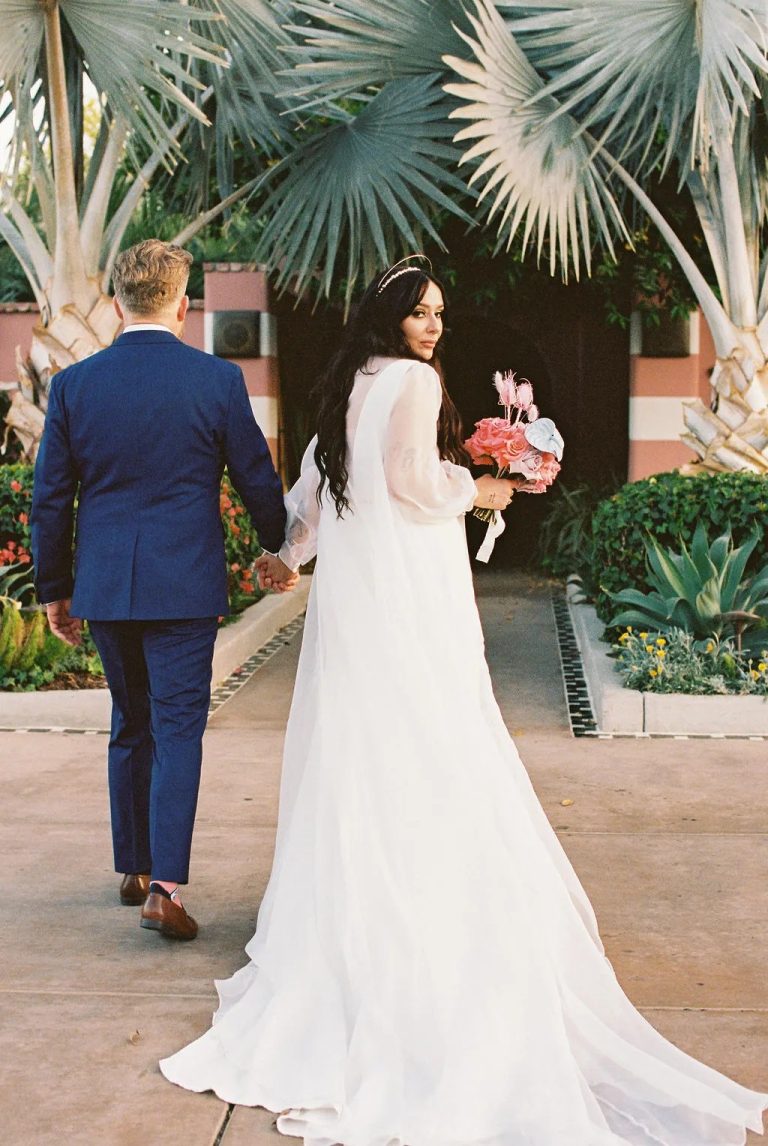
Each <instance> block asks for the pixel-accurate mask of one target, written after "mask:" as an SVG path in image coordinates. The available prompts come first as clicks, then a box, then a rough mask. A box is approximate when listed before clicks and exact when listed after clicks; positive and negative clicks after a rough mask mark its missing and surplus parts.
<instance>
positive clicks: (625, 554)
mask: <svg viewBox="0 0 768 1146" xmlns="http://www.w3.org/2000/svg"><path fill="white" fill-rule="evenodd" d="M700 521H702V522H703V523H704V525H705V526H706V528H707V532H708V534H709V537H710V540H713V539H714V538H715V537H717V536H718V535H719V534H721V533H724V532H725V531H726V530H727V529H728V528H730V529H731V532H732V535H733V539H734V541H735V542H736V544H740V543H741V542H742V541H743V540H745V539H746V537H748V536H749V535H750V534H751V533H752V532H753V531H754V529H755V528H757V529H758V530H759V532H760V541H759V543H758V545H757V547H756V549H755V552H754V553H753V554H752V558H751V560H750V564H749V566H748V569H751V570H756V569H758V568H760V567H761V566H763V565H765V563H766V561H768V478H764V477H759V476H757V475H755V474H746V473H727V474H700V475H697V476H696V477H683V476H682V475H681V474H679V473H677V472H676V471H675V472H673V473H665V474H657V475H656V476H655V477H649V478H645V479H644V480H642V481H636V482H630V483H629V484H628V485H625V486H623V487H622V488H621V489H620V490H619V491H618V492H617V493H615V494H614V495H613V496H612V497H609V498H607V499H606V500H605V501H603V502H602V503H601V504H600V505H599V506H598V508H597V510H596V511H595V515H594V517H593V519H592V535H593V540H594V549H593V555H592V570H593V574H594V579H595V582H596V584H598V585H599V586H600V589H601V592H599V593H598V594H597V597H596V608H597V612H598V615H599V616H600V618H601V619H602V620H603V621H605V622H606V623H607V621H608V620H609V618H610V615H611V613H612V612H613V611H614V606H613V605H612V604H611V601H610V598H609V597H608V596H607V592H612V593H616V592H618V591H619V590H620V589H627V588H630V587H631V588H636V589H641V590H646V589H648V588H649V586H648V583H647V581H646V577H645V547H644V544H643V543H644V540H645V539H646V537H647V536H648V534H649V533H650V534H652V535H653V536H654V537H655V538H656V540H657V541H659V542H660V544H662V545H666V546H669V545H672V544H673V543H675V542H677V540H678V538H679V537H682V539H683V540H684V541H685V542H689V541H690V539H691V538H692V537H693V533H694V530H695V529H696V525H697V524H698V522H700ZM606 591H607V592H606Z"/></svg>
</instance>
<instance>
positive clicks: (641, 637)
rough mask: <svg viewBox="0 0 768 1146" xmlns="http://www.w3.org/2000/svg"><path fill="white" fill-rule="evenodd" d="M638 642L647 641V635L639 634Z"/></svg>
mask: <svg viewBox="0 0 768 1146" xmlns="http://www.w3.org/2000/svg"><path fill="white" fill-rule="evenodd" d="M640 640H641V641H647V640H648V634H647V633H640Z"/></svg>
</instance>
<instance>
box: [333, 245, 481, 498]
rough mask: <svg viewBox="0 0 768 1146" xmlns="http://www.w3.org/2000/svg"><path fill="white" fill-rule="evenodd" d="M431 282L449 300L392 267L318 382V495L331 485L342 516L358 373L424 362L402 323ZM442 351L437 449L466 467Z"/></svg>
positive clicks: (423, 279) (419, 276)
mask: <svg viewBox="0 0 768 1146" xmlns="http://www.w3.org/2000/svg"><path fill="white" fill-rule="evenodd" d="M430 283H434V284H435V286H436V287H437V288H438V290H439V291H440V292H441V294H442V296H443V301H444V302H445V301H446V298H445V288H444V287H443V284H442V283H441V282H439V280H438V279H436V278H435V277H434V276H433V275H431V274H428V273H427V272H426V271H424V270H422V269H421V268H419V267H407V268H403V269H402V270H399V271H394V270H392V269H389V270H386V271H383V272H382V273H381V274H380V275H377V276H376V278H375V279H374V280H373V282H372V283H371V284H370V285H369V286H368V288H367V289H366V291H365V293H364V294H363V296H362V298H361V299H360V302H359V303H358V304H357V306H356V308H355V310H354V311H353V313H352V315H351V317H350V320H349V322H348V323H347V325H346V327H345V329H344V333H343V336H342V342H341V346H340V347H339V349H338V350H337V351H336V353H335V354H334V356H333V358H332V359H331V360H330V362H329V363H328V365H327V366H326V368H325V370H324V371H323V372H322V374H321V375H320V377H319V379H318V381H317V386H316V387H315V389H314V392H313V397H314V398H315V400H316V402H317V407H318V418H317V446H316V448H315V463H316V465H317V468H318V470H319V472H320V487H319V489H318V492H317V496H318V500H319V499H320V497H321V495H322V492H323V489H324V487H325V484H326V482H327V484H328V489H329V492H330V494H331V497H332V498H333V500H334V502H335V503H336V511H337V513H338V515H339V517H341V516H342V514H343V512H344V510H345V509H349V500H348V498H347V482H348V480H349V470H348V468H347V460H348V458H347V406H348V404H349V396H350V394H351V393H352V386H353V384H354V381H355V374H357V372H358V370H364V369H365V366H366V363H367V362H368V361H369V360H370V359H371V358H373V357H374V356H375V355H379V356H381V357H384V358H412V359H414V361H416V362H420V361H423V359H420V358H419V356H418V355H416V354H414V352H413V351H412V350H411V348H410V346H409V345H408V343H407V341H406V339H405V335H404V334H403V332H402V330H401V329H400V323H401V322H402V321H403V319H405V318H407V317H408V315H409V314H411V313H412V312H413V311H414V310H415V308H416V307H417V306H418V304H419V302H420V301H421V299H422V298H423V296H424V292H425V291H426V289H427V287H428V286H429V284H430ZM439 353H440V342H438V344H437V346H436V347H435V352H434V355H433V357H432V360H431V361H430V366H433V367H434V368H435V370H436V371H437V373H438V376H439V378H440V385H441V386H442V390H443V401H442V405H441V406H440V413H439V415H438V419H437V446H438V451H439V453H440V457H441V458H446V459H448V461H452V462H455V463H456V464H457V465H468V464H469V460H470V459H469V455H468V454H467V452H466V450H465V449H464V447H463V445H462V427H461V418H460V416H459V412H458V410H457V409H456V407H455V406H454V404H453V402H452V400H451V397H450V395H449V394H448V391H447V390H446V388H445V381H444V379H443V371H442V366H441V363H440V357H439Z"/></svg>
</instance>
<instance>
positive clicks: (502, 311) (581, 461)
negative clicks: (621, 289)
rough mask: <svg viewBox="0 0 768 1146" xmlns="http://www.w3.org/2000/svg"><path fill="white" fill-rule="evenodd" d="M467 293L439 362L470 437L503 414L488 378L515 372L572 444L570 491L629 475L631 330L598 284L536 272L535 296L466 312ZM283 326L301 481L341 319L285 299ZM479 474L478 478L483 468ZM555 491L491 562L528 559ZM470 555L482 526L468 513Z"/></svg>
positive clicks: (566, 477)
mask: <svg viewBox="0 0 768 1146" xmlns="http://www.w3.org/2000/svg"><path fill="white" fill-rule="evenodd" d="M460 293H461V292H460V289H457V290H456V291H455V292H453V299H452V300H451V305H450V308H449V321H448V325H449V331H450V333H449V335H448V336H447V338H446V343H445V350H444V355H443V361H444V365H445V374H446V381H447V385H448V389H449V390H450V392H451V394H452V396H453V398H454V400H455V402H456V404H457V406H458V408H459V411H460V413H461V415H462V418H463V420H464V426H465V430H466V433H467V435H469V434H470V433H471V432H472V428H473V425H474V423H475V422H476V421H477V420H478V419H479V418H485V417H492V416H494V415H496V414H497V413H499V412H500V408H499V407H498V406H497V404H496V398H497V396H496V392H495V390H494V389H493V385H492V379H493V373H494V371H496V370H502V371H503V370H514V371H515V372H516V373H518V375H519V376H520V377H526V378H528V379H529V380H530V381H531V382H532V383H533V386H534V391H535V395H536V401H537V403H538V405H539V407H540V409H541V412H542V414H545V415H547V416H548V417H551V418H553V419H554V420H555V422H556V423H557V425H558V427H559V429H560V431H561V433H562V434H563V437H564V438H565V443H566V444H565V456H564V458H563V469H562V473H561V475H560V480H562V481H563V482H564V483H565V484H566V485H568V486H571V487H573V486H574V485H576V484H577V483H579V482H582V481H588V482H590V483H592V484H603V483H606V482H608V481H609V480H610V479H611V478H612V477H615V478H616V479H618V481H619V482H621V481H622V480H624V479H625V477H626V466H627V449H628V398H629V335H628V332H626V331H622V330H620V329H619V328H618V327H611V326H608V325H606V323H605V319H604V308H603V303H602V299H601V298H600V297H599V295H598V294H597V292H596V291H595V290H594V288H593V287H592V286H591V285H590V284H584V285H579V284H572V285H570V286H567V287H565V286H563V285H562V283H560V282H559V281H558V280H552V279H550V278H549V277H548V276H547V275H545V274H542V275H541V276H537V279H536V284H535V290H533V291H532V290H530V289H529V290H527V291H526V292H525V293H524V294H522V293H521V294H517V295H516V294H515V293H514V292H506V293H505V294H504V295H503V296H500V297H499V298H498V299H497V300H496V301H495V302H494V303H493V304H492V305H489V306H487V307H486V308H485V310H483V309H481V308H480V307H478V306H477V305H462V303H461V299H460ZM274 309H275V312H276V313H277V315H278V320H279V345H278V353H279V358H280V376H281V389H282V420H283V451H284V462H285V464H284V472H285V476H286V478H287V480H288V481H293V480H294V479H295V477H296V475H297V472H298V465H299V462H300V460H301V454H302V452H303V448H304V446H305V444H306V442H307V441H308V440H309V438H310V437H311V436H312V434H313V432H314V429H313V425H312V422H313V416H312V412H311V410H310V404H309V401H308V392H309V391H310V390H311V389H312V387H313V385H314V383H315V381H316V380H317V377H318V375H319V373H320V371H321V370H322V368H323V367H324V366H325V364H326V362H327V361H328V359H329V358H330V356H331V354H332V353H333V351H334V350H335V348H336V346H337V345H338V339H339V334H340V331H341V325H342V320H341V315H340V313H339V311H337V310H335V309H334V308H332V307H329V306H319V307H317V308H316V309H313V308H312V307H311V306H309V305H307V304H305V303H301V304H299V305H298V306H297V305H295V304H294V302H293V300H292V299H290V298H289V297H288V296H283V298H282V299H280V300H279V301H278V302H277V304H276V306H275V308H274ZM477 472H482V471H477ZM552 496H553V495H552V493H551V492H550V493H548V494H542V495H523V494H521V495H520V496H518V497H517V498H516V499H515V501H514V502H513V504H512V507H511V509H510V510H509V511H508V512H507V514H506V520H507V529H506V532H505V533H504V534H503V535H502V537H501V538H500V540H499V542H498V543H497V547H496V551H495V552H494V555H493V559H492V560H493V565H494V567H499V566H511V565H521V564H524V563H526V562H527V561H528V560H529V559H530V558H531V556H532V554H533V552H534V551H535V548H536V540H537V535H538V530H539V527H540V525H541V522H542V521H543V520H544V517H545V516H546V514H547V512H548V506H549V504H550V503H551V498H552ZM467 521H468V532H469V535H470V546H471V552H472V553H473V554H474V553H475V552H476V551H477V548H478V547H479V545H480V541H481V540H482V536H483V534H484V532H485V526H484V525H483V524H482V522H479V521H478V520H477V519H475V518H471V517H468V519H467Z"/></svg>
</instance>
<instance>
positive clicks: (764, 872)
mask: <svg viewBox="0 0 768 1146" xmlns="http://www.w3.org/2000/svg"><path fill="white" fill-rule="evenodd" d="M478 593H479V599H480V605H481V611H482V615H483V620H484V624H485V627H486V633H487V639H488V652H489V659H490V662H491V667H492V670H493V675H494V680H495V685H496V691H497V695H498V697H499V700H500V702H501V705H502V708H503V711H504V716H505V719H506V720H507V723H508V725H509V728H510V730H511V732H512V733H513V734H514V735H515V737H516V738H517V740H518V743H519V747H520V750H521V753H522V756H523V759H524V760H525V762H526V764H527V766H528V768H529V770H530V772H531V775H532V778H533V781H534V784H535V786H536V789H537V791H538V793H539V796H540V798H541V800H542V803H543V804H544V807H545V809H546V811H547V814H548V815H549V817H550V819H551V821H552V823H553V824H554V826H555V828H556V829H557V831H558V834H559V836H560V838H561V840H562V841H563V844H564V846H565V848H566V850H567V852H568V854H569V856H570V857H571V859H572V861H573V863H574V865H575V867H576V870H577V871H578V873H579V875H580V877H581V879H582V880H583V882H584V884H585V886H586V889H587V891H588V893H589V895H590V896H591V898H592V901H593V903H594V905H595V909H596V911H597V915H598V919H599V921H600V925H601V931H602V935H603V938H604V940H605V944H606V947H607V950H608V953H609V955H610V957H611V959H612V960H613V962H614V965H615V967H616V970H617V973H618V976H619V979H620V981H621V983H622V985H623V986H624V988H625V990H626V991H627V993H628V995H629V996H630V998H631V999H632V1000H633V1002H634V1003H635V1004H636V1005H637V1006H639V1007H640V1008H641V1010H642V1011H643V1013H644V1014H645V1015H646V1016H647V1017H648V1019H649V1020H650V1021H651V1022H652V1023H653V1024H654V1026H656V1027H658V1028H659V1030H661V1031H662V1032H663V1033H664V1034H665V1035H667V1036H668V1037H669V1038H671V1039H673V1040H674V1041H675V1042H676V1043H678V1044H679V1045H680V1046H681V1047H683V1048H684V1049H685V1050H687V1051H689V1052H690V1053H692V1054H694V1055H696V1056H698V1057H700V1058H702V1059H703V1060H705V1061H706V1062H708V1063H710V1064H711V1065H712V1066H715V1067H717V1068H718V1069H720V1070H723V1071H725V1072H727V1073H729V1074H731V1075H733V1076H734V1077H736V1078H738V1079H739V1081H741V1082H743V1083H744V1084H745V1085H749V1086H753V1087H755V1088H761V1089H763V1090H765V1089H766V1088H768V976H766V950H768V910H766V908H767V907H768V828H767V827H766V813H767V812H768V745H766V744H765V743H750V742H744V741H732V742H727V741H716V740H715V741H703V742H702V741H642V740H600V741H595V740H574V739H572V738H571V737H570V734H569V731H568V725H567V717H566V711H565V704H564V699H563V692H562V685H561V682H560V675H559V664H558V657H557V649H556V644H555V638H554V629H553V623H552V614H551V609H550V605H549V596H548V589H547V587H546V586H545V585H544V584H543V583H541V582H537V581H535V580H532V579H530V578H526V577H524V576H509V575H494V574H493V573H488V574H483V575H482V577H481V579H480V581H479V585H478ZM297 653H298V641H297V640H296V641H294V642H293V644H292V645H291V646H289V647H287V648H286V649H285V650H284V651H283V652H281V653H279V654H277V655H276V656H275V657H274V658H273V659H272V660H271V661H269V662H268V664H267V665H266V666H265V667H264V668H263V669H262V670H261V671H260V672H259V673H258V674H257V675H256V676H255V677H254V678H253V680H252V681H251V682H250V683H249V684H248V685H246V686H245V687H244V688H243V689H242V691H241V692H240V693H239V694H238V695H237V696H236V697H234V698H233V699H232V700H230V701H229V702H228V703H227V704H226V705H224V707H223V708H221V709H220V710H219V711H218V712H217V713H216V714H215V716H214V717H213V719H212V721H211V725H210V728H209V731H208V733H207V739H206V765H205V776H204V784H203V790H202V796H201V804H200V815H199V820H198V827H197V833H196V845H195V853H194V857H193V873H192V879H193V883H192V885H191V888H190V891H189V894H188V897H187V899H188V904H189V906H190V909H191V910H192V911H193V914H194V915H195V916H196V917H197V919H198V921H199V922H200V925H201V933H200V937H199V939H198V940H197V941H196V942H195V943H191V944H178V945H173V944H171V943H168V942H166V941H164V940H162V939H161V938H160V937H159V936H158V935H156V934H155V933H153V932H148V931H142V930H141V929H140V928H139V926H138V911H137V909H135V908H125V907H120V905H119V903H118V902H117V884H118V881H117V878H116V877H115V875H114V873H112V870H111V856H110V844H109V831H108V820H107V801H106V790H105V783H106V781H105V767H104V753H105V748H106V738H105V737H104V736H82V735H77V736H76V735H62V734H19V733H4V734H0V759H1V760H2V767H0V785H1V787H0V849H1V853H0V854H1V856H2V860H1V862H2V866H1V867H0V873H1V875H0V879H1V881H2V886H1V890H2V897H1V898H0V913H1V922H2V927H1V930H0V935H2V963H1V964H0V967H1V968H2V970H1V971H0V1064H1V1065H0V1114H1V1117H2V1123H1V1124H0V1125H1V1126H2V1129H1V1130H0V1137H1V1138H2V1141H3V1143H4V1144H5V1146H49V1144H51V1146H54V1144H55V1146H80V1144H82V1146H166V1144H167V1146H179V1144H182V1143H183V1144H184V1146H214V1144H215V1146H219V1144H221V1143H223V1146H246V1144H248V1146H269V1144H271V1146H277V1143H278V1142H280V1141H289V1140H288V1139H282V1138H279V1137H278V1135H277V1133H276V1132H275V1131H274V1130H273V1129H272V1125H271V1124H272V1117H271V1116H270V1115H268V1114H266V1113H265V1112H263V1111H253V1110H246V1109H243V1108H237V1109H235V1110H234V1111H230V1110H229V1108H228V1107H227V1106H226V1105H225V1104H224V1103H221V1102H219V1101H218V1100H217V1099H216V1098H214V1097H212V1096H211V1095H193V1094H188V1093H186V1092H185V1091H182V1090H179V1089H178V1088H176V1087H172V1086H169V1085H168V1084H167V1083H166V1082H165V1081H164V1080H163V1078H162V1076H161V1075H160V1074H159V1072H158V1070H157V1066H156V1063H157V1059H158V1058H160V1057H162V1056H163V1055H165V1054H168V1053H170V1052H171V1051H173V1050H175V1049H177V1048H178V1047H179V1046H181V1045H182V1044H183V1043H185V1042H186V1041H188V1040H190V1039H192V1038H193V1037H194V1036H195V1035H197V1034H198V1033H200V1032H202V1031H203V1030H204V1029H205V1027H206V1026H207V1024H208V1021H209V1018H210V1014H211V1010H212V1007H213V1005H214V1001H215V993H214V990H213V986H212V980H213V978H214V977H219V978H222V977H226V976H228V975H229V974H231V973H232V972H233V971H234V970H235V969H236V968H237V967H238V966H240V965H241V963H242V962H243V956H242V948H243V946H244V944H245V943H246V942H247V940H248V939H249V938H250V936H251V934H252V931H253V927H254V920H255V913H256V906H257V904H258V902H259V899H260V897H261V895H262V892H263V889H264V886H265V883H266V880H267V876H268V873H269V867H270V860H271V850H272V844H273V838H274V826H275V814H276V806H277V792H278V778H279V766H280V751H281V745H282V738H283V729H284V724H285V717H286V714H287V711H288V705H289V701H290V692H291V687H292V681H293V673H294V669H295V664H296V657H297ZM563 800H572V801H573V804H572V805H570V806H563V804H562V801H563ZM750 1141H752V1142H754V1143H757V1142H759V1141H761V1140H760V1139H758V1138H757V1136H752V1137H751V1138H750ZM552 1146H568V1144H567V1143H552Z"/></svg>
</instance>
